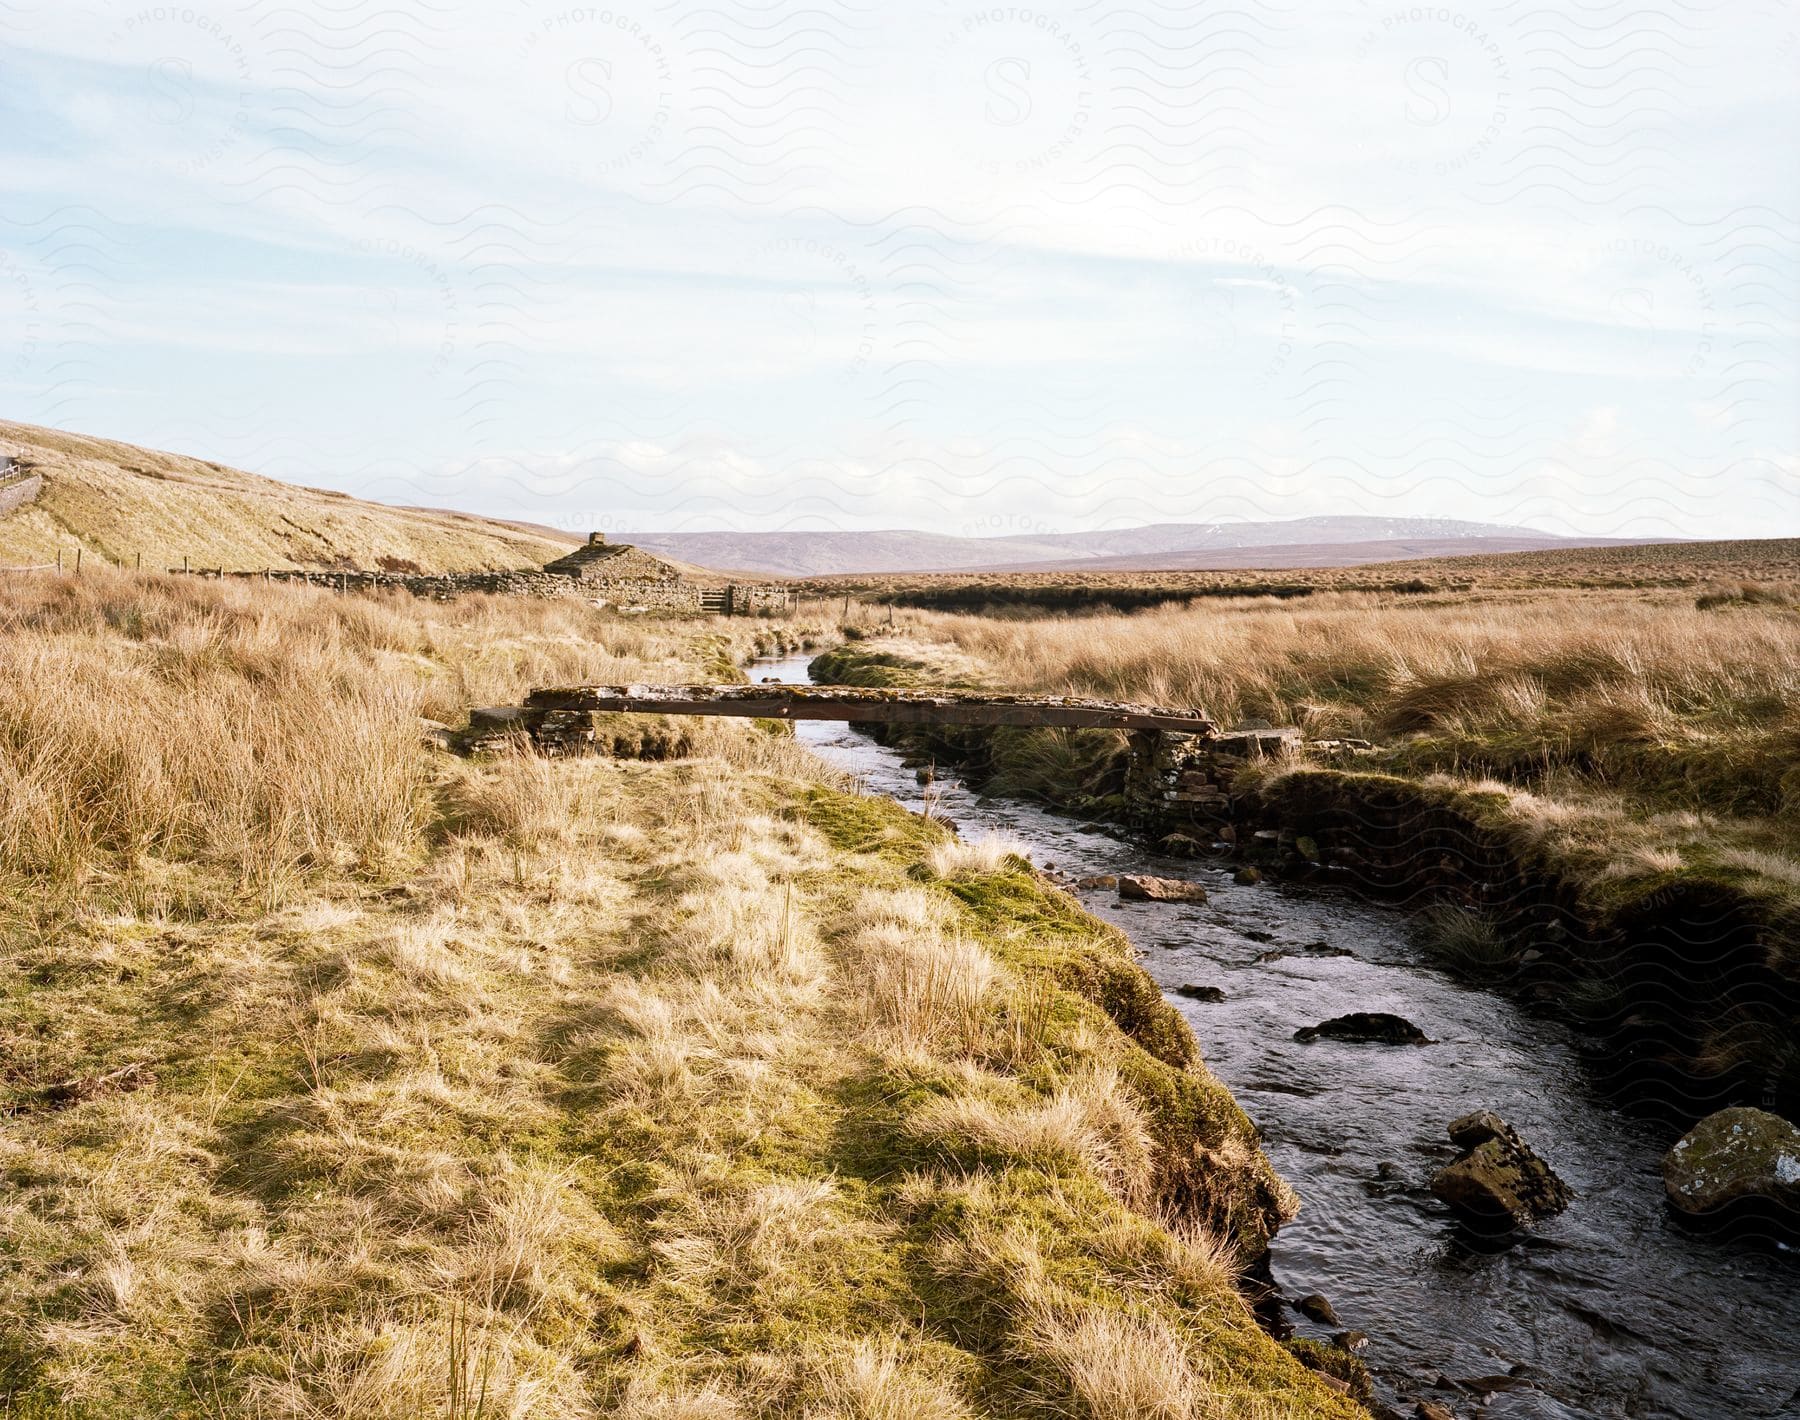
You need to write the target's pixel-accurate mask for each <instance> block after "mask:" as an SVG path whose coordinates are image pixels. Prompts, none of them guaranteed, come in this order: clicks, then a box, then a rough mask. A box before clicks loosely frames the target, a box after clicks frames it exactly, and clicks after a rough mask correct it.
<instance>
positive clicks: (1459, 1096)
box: [751, 658, 1800, 1420]
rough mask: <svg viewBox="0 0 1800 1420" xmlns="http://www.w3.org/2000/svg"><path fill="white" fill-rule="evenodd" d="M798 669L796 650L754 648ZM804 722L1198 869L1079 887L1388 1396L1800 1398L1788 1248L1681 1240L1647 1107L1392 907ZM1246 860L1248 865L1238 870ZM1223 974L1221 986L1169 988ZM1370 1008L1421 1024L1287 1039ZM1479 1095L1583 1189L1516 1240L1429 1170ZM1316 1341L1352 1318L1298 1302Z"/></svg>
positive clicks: (1528, 1405)
mask: <svg viewBox="0 0 1800 1420" xmlns="http://www.w3.org/2000/svg"><path fill="white" fill-rule="evenodd" d="M751 675H752V677H753V678H759V677H762V676H772V677H774V678H777V679H781V680H787V681H795V682H804V681H806V680H807V679H809V676H808V674H807V662H806V660H805V659H804V658H792V659H788V660H785V661H780V662H773V663H765V664H761V665H757V666H755V667H752V669H751ZM795 729H796V733H797V734H798V735H799V737H800V738H801V739H802V741H803V742H804V743H806V744H807V745H808V746H809V747H811V748H812V749H814V751H815V752H817V753H819V754H820V755H821V756H822V757H824V758H826V759H827V760H829V761H831V762H832V763H834V764H836V765H838V766H839V767H840V768H843V769H845V770H846V771H847V772H849V773H851V774H852V775H854V776H855V777H857V778H858V779H859V780H860V781H861V782H862V785H863V787H864V788H865V789H866V790H869V791H871V792H877V793H886V794H890V795H892V796H893V797H895V798H897V799H899V800H900V801H901V802H903V803H906V804H908V805H909V806H912V807H923V806H925V804H926V803H927V801H928V800H929V802H930V805H931V808H932V810H933V812H936V813H939V814H941V815H942V816H945V817H948V818H950V819H952V820H954V821H956V822H957V823H958V824H959V825H960V826H961V828H962V830H963V832H964V833H965V835H968V836H979V835H980V834H981V833H983V832H987V831H994V832H1002V833H1007V834H1010V835H1012V836H1014V837H1016V838H1018V839H1020V840H1021V841H1023V842H1024V843H1025V844H1026V845H1027V846H1028V847H1029V850H1030V852H1031V854H1032V857H1033V859H1034V861H1036V862H1038V863H1039V864H1040V866H1045V867H1054V868H1055V869H1058V870H1060V871H1061V872H1062V873H1064V874H1065V875H1066V876H1067V877H1069V878H1070V879H1079V878H1081V877H1084V876H1089V875H1096V874H1116V873H1121V872H1143V873H1151V874H1160V875H1168V876H1198V877H1199V878H1200V880H1201V881H1203V882H1204V883H1205V885H1206V886H1207V888H1208V890H1209V894H1210V900H1209V901H1208V902H1207V903H1205V904H1188V905H1176V904H1131V903H1122V902H1119V901H1118V900H1117V898H1116V895H1115V894H1113V893H1110V892H1105V891H1101V890H1093V891H1086V892H1082V893H1081V894H1080V896H1081V898H1082V901H1083V905H1084V906H1085V907H1086V908H1087V909H1088V910H1089V911H1090V912H1093V913H1094V914H1095V915H1097V916H1100V917H1101V918H1103V919H1104V920H1107V921H1109V922H1112V923H1114V924H1116V925H1118V926H1119V927H1121V928H1122V929H1123V930H1125V931H1126V932H1127V933H1128V934H1129V935H1130V936H1131V937H1132V939H1133V941H1134V942H1135V943H1136V945H1137V946H1138V948H1139V949H1140V952H1141V954H1142V959H1143V963H1144V966H1145V968H1146V969H1147V970H1148V971H1149V972H1150V973H1151V975H1152V976H1153V977H1154V979H1155V980H1156V981H1157V982H1158V984H1159V985H1161V986H1162V987H1163V989H1164V991H1165V993H1166V994H1167V996H1168V999H1169V1000H1170V1001H1171V1003H1172V1004H1174V1005H1175V1006H1176V1007H1177V1008H1178V1009H1179V1010H1180V1011H1181V1012H1182V1014H1183V1015H1184V1016H1185V1017H1186V1018H1187V1019H1188V1021H1189V1022H1190V1024H1191V1025H1192V1026H1193V1028H1194V1030H1195V1032H1196V1034H1197V1035H1198V1037H1199V1039H1200V1041H1201V1045H1202V1050H1203V1053H1204V1054H1205V1057H1206V1059H1207V1062H1208V1064H1209V1066H1210V1067H1211V1068H1212V1070H1213V1071H1214V1072H1215V1073H1216V1074H1217V1075H1218V1076H1219V1077H1220V1078H1221V1079H1222V1080H1223V1081H1224V1082H1225V1083H1226V1085H1227V1086H1229V1088H1230V1089H1231V1091H1232V1093H1233V1095H1234V1096H1235V1097H1236V1098H1237V1100H1238V1101H1239V1103H1240V1104H1241V1105H1242V1106H1243V1107H1244V1109H1245V1110H1247V1111H1248V1112H1249V1113H1250V1114H1251V1116H1252V1117H1253V1118H1254V1119H1255V1120H1256V1121H1257V1123H1258V1124H1259V1126H1260V1128H1261V1131H1262V1134H1263V1138H1264V1147H1265V1149H1266V1151H1267V1152H1268V1153H1269V1155H1270V1157H1271V1159H1272V1160H1273V1161H1274V1163H1275V1165H1276V1167H1277V1169H1278V1170H1279V1171H1280V1172H1281V1174H1282V1175H1283V1176H1284V1177H1285V1178H1286V1179H1287V1180H1288V1181H1289V1182H1290V1183H1292V1184H1293V1185H1294V1187H1295V1188H1296V1189H1297V1190H1298V1191H1299V1193H1300V1195H1301V1198H1302V1203H1303V1208H1302V1212H1301V1214H1300V1216H1299V1218H1298V1219H1296V1220H1295V1221H1294V1222H1292V1223H1290V1224H1288V1225H1287V1226H1286V1227H1285V1228H1283V1229H1282V1230H1281V1232H1280V1233H1278V1234H1277V1236H1276V1238H1275V1239H1274V1241H1273V1243H1272V1245H1271V1249H1270V1254H1269V1266H1270V1271H1271V1274H1272V1276H1273V1278H1274V1280H1275V1281H1276V1283H1277V1284H1278V1285H1279V1286H1280V1288H1281V1289H1282V1291H1283V1292H1284V1293H1285V1294H1286V1295H1287V1296H1288V1297H1292V1298H1298V1297H1302V1296H1306V1295H1308V1294H1312V1293H1318V1294H1322V1295H1324V1296H1325V1297H1327V1298H1329V1299H1330V1301H1331V1302H1332V1304H1333V1307H1334V1309H1335V1311H1336V1314H1337V1315H1338V1316H1339V1318H1340V1319H1341V1321H1342V1324H1343V1327H1347V1328H1351V1329H1354V1330H1357V1331H1361V1332H1364V1333H1366V1334H1367V1335H1368V1337H1369V1338H1370V1343H1369V1346H1368V1348H1367V1350H1365V1351H1364V1352H1363V1353H1362V1356H1363V1359H1364V1360H1365V1362H1366V1363H1367V1364H1368V1366H1369V1368H1370V1371H1371V1372H1372V1374H1373V1375H1374V1377H1375V1379H1376V1382H1377V1387H1378V1393H1379V1395H1380V1397H1381V1399H1382V1400H1383V1401H1384V1402H1385V1403H1387V1404H1389V1405H1395V1406H1402V1407H1410V1405H1411V1404H1412V1403H1413V1402H1414V1401H1415V1400H1418V1399H1429V1400H1434V1401H1436V1402H1438V1403H1440V1404H1446V1405H1448V1406H1449V1407H1450V1409H1451V1410H1452V1411H1453V1412H1455V1413H1458V1414H1464V1415H1467V1414H1476V1413H1479V1414H1483V1415H1489V1416H1494V1417H1500V1420H1510V1418H1511V1417H1534V1420H1535V1417H1558V1420H1561V1417H1571V1418H1572V1417H1577V1416H1581V1417H1589V1416H1602V1417H1618V1420H1626V1417H1629V1418H1630V1420H1663V1417H1683V1420H1687V1418H1688V1417H1709V1416H1727V1415H1729V1416H1747V1417H1749V1416H1756V1417H1763V1416H1766V1417H1775V1416H1783V1415H1800V1358H1797V1357H1796V1356H1795V1355H1794V1353H1793V1350H1792V1347H1791V1345H1790V1344H1789V1342H1788V1340H1787V1338H1789V1337H1791V1336H1792V1335H1793V1334H1795V1333H1796V1332H1800V1287H1796V1286H1795V1276H1794V1259H1793V1257H1792V1255H1790V1254H1785V1253H1781V1252H1774V1251H1770V1250H1768V1249H1765V1248H1761V1247H1757V1246H1753V1245H1748V1244H1742V1243H1733V1242H1723V1243H1721V1242H1717V1241H1711V1240H1706V1239H1701V1238H1696V1237H1694V1236H1692V1235H1691V1234H1689V1233H1687V1232H1685V1231H1683V1230H1682V1229H1681V1228H1680V1227H1679V1226H1677V1225H1676V1224H1675V1223H1674V1222H1673V1220H1671V1218H1670V1217H1669V1216H1668V1214H1667V1210H1666V1208H1665V1207H1664V1204H1663V1195H1662V1189H1661V1183H1660V1178H1659V1175H1658V1168H1659V1165H1660V1162H1661V1157H1662V1153H1663V1151H1664V1150H1665V1149H1666V1147H1667V1144H1668V1142H1669V1141H1668V1138H1667V1137H1666V1130H1665V1129H1664V1128H1663V1127H1662V1126H1661V1125H1659V1124H1657V1123H1655V1122H1653V1121H1647V1120H1641V1119H1633V1118H1630V1117H1623V1116H1621V1115H1620V1114H1619V1113H1618V1112H1617V1111H1616V1110H1614V1109H1613V1108H1612V1107H1611V1105H1610V1104H1609V1103H1608V1101H1607V1099H1606V1097H1605V1095H1604V1094H1603V1092H1602V1091H1601V1089H1600V1088H1599V1086H1598V1084H1597V1083H1596V1081H1595V1079H1594V1078H1593V1076H1592V1074H1591V1073H1590V1071H1589V1069H1588V1066H1587V1062H1586V1061H1585V1059H1584V1055H1583V1049H1582V1044H1583V1043H1582V1040H1581V1038H1580V1037H1579V1036H1578V1035H1577V1034H1576V1033H1575V1032H1574V1031H1573V1030H1571V1029H1570V1028H1569V1027H1568V1026H1567V1025H1566V1024H1564V1023H1561V1022H1559V1021H1557V1020H1554V1019H1548V1018H1546V1017H1545V1016H1543V1015H1542V1014H1539V1013H1527V1012H1526V1011H1524V1010H1522V1009H1521V1008H1520V1007H1519V1005H1518V1004H1517V1003H1515V1002H1514V1001H1511V1000H1509V999H1507V998H1506V997H1503V996H1500V995H1496V994H1495V993H1493V992H1491V991H1486V990H1478V989H1474V988H1472V987H1471V986H1469V985H1468V984H1466V983H1464V982H1460V981H1457V980H1454V979H1452V978H1451V977H1450V976H1449V975H1447V974H1446V973H1445V972H1443V971H1442V970H1440V969H1438V968H1437V967H1436V965H1435V964H1434V963H1433V962H1432V960H1431V959H1430V958H1429V957H1428V956H1427V955H1426V953H1424V952H1423V951H1422V950H1421V949H1420V948H1419V947H1418V946H1417V945H1416V944H1415V943H1414V942H1413V940H1412V939H1411V936H1410V934H1409V932H1408V929H1407V918H1406V916H1405V915H1404V914H1403V913H1402V912H1401V911H1400V910H1398V909H1397V908H1396V907H1394V906H1392V905H1389V904H1383V903H1379V902H1371V901H1368V900H1365V899H1363V898H1361V897H1359V896H1357V895H1354V894H1352V893H1350V892H1348V891H1346V890H1342V889H1340V888H1338V887H1336V886H1334V885H1332V884H1330V883H1329V882H1327V883H1322V884H1311V885H1305V886H1301V885H1287V884H1282V883H1276V882H1271V883H1265V884H1262V885H1260V886H1251V885H1240V884H1238V883H1236V882H1234V881H1233V876H1232V872H1231V869H1230V867H1228V866H1227V865H1224V864H1212V863H1205V862H1201V863H1199V864H1196V863H1195V862H1193V861H1191V860H1188V861H1183V860H1178V859H1173V858H1170V857H1168V856H1165V855H1161V854H1157V853H1153V852H1148V851H1146V850H1143V849H1141V848H1138V847H1134V846H1131V845H1128V844H1124V843H1121V842H1120V841H1118V839H1117V838H1116V837H1114V836H1112V835H1111V834H1110V833H1108V832H1106V831H1101V830H1097V829H1096V828H1093V827H1084V826H1081V825H1078V824H1076V823H1072V822H1071V821H1070V820H1068V819H1066V818H1063V817H1060V816H1058V815H1055V814H1052V813H1049V812H1047V811H1045V810H1043V809H1041V808H1038V807H1035V806H1033V805H1030V804H1025V803H1020V802H1016V801H1011V800H1002V799H990V798H985V797H982V796H981V795H979V794H977V793H975V792H973V791H972V790H970V789H969V788H967V787H965V786H964V785H962V784H959V783H955V782H953V781H950V782H947V781H942V780H940V781H939V782H938V783H936V784H934V785H932V786H930V788H929V789H927V788H926V787H924V786H921V785H920V784H919V783H918V782H917V778H916V775H915V773H914V770H913V768H911V767H909V766H908V765H907V764H905V763H904V762H903V760H902V757H901V755H900V754H898V753H897V752H895V751H894V750H892V749H887V748H884V747H882V746H880V745H878V744H876V743H874V742H873V741H872V740H871V739H869V738H868V737H867V736H865V735H862V734H858V733H854V732H852V731H850V730H848V729H847V728H845V727H843V726H838V725H832V724H825V723H806V724H800V725H797V726H796V727H795ZM1233 866H1235V865H1233ZM1189 986H1192V987H1199V988H1213V990H1212V991H1205V992H1203V994H1204V995H1208V996H1210V995H1213V994H1215V993H1216V995H1217V996H1218V998H1219V999H1215V1000H1204V999H1200V998H1199V997H1190V996H1187V995H1183V994H1182V993H1181V988H1183V987H1189ZM1359 1010H1388V1011H1393V1012H1396V1013H1399V1014H1403V1015H1405V1016H1407V1017H1408V1019H1410V1020H1413V1021H1415V1022H1417V1023H1418V1024H1419V1025H1420V1026H1421V1027H1422V1028H1423V1029H1424V1031H1425V1033H1426V1034H1427V1035H1428V1036H1430V1037H1431V1038H1432V1039H1433V1041H1434V1042H1435V1043H1434V1044H1432V1045H1430V1046H1427V1047H1386V1046H1374V1045H1357V1044H1349V1043H1343V1042H1332V1041H1314V1042H1311V1043H1301V1042H1297V1041H1295V1040H1294V1039H1293V1036H1294V1032H1295V1031H1296V1030H1298V1029H1300V1028H1302V1027H1306V1026H1310V1025H1314V1024H1317V1023H1318V1022H1320V1021H1323V1020H1326V1019H1329V1018H1330V1017H1333V1016H1337V1015H1342V1014H1345V1013H1347V1012H1350V1011H1359ZM1479 1108H1490V1109H1493V1110H1495V1111H1497V1112H1498V1113H1500V1114H1501V1115H1503V1116H1504V1117H1505V1118H1506V1119H1508V1120H1509V1121H1511V1122H1512V1123H1513V1124H1514V1125H1516V1126H1517V1127H1518V1129H1519V1130H1520V1132H1521V1133H1522V1134H1523V1135H1524V1136H1525V1137H1526V1138H1527V1139H1529V1140H1530V1141H1532V1142H1533V1144H1534V1145H1536V1147H1537V1148H1538V1149H1539V1150H1540V1152H1542V1153H1544V1154H1545V1155H1546V1157H1548V1158H1549V1159H1550V1161H1551V1162H1552V1164H1553V1165H1554V1166H1555V1167H1556V1169H1557V1170H1558V1172H1559V1173H1560V1174H1561V1175H1562V1176H1563V1177H1564V1178H1565V1179H1566V1180H1567V1181H1568V1183H1569V1184H1570V1185H1571V1186H1572V1187H1573V1188H1574V1190H1575V1192H1576V1195H1577V1197H1576V1200H1575V1202H1574V1204H1573V1206H1572V1207H1571V1208H1570V1209H1569V1210H1568V1212H1567V1213H1565V1214H1563V1215H1562V1216H1560V1217H1557V1218H1553V1219H1550V1220H1548V1221H1547V1222H1545V1223H1543V1224H1541V1225H1540V1226H1539V1227H1538V1228H1537V1229H1536V1230H1534V1231H1533V1232H1531V1233H1528V1234H1523V1235H1520V1236H1518V1237H1516V1238H1514V1239H1511V1240H1510V1241H1509V1242H1507V1243H1504V1244H1495V1243H1493V1242H1489V1241H1484V1240H1482V1239H1480V1238H1477V1237H1475V1236H1474V1235H1472V1234H1469V1233H1468V1232H1466V1231H1465V1230H1464V1229H1463V1228H1461V1226H1460V1225H1459V1224H1457V1223H1456V1222H1455V1220H1454V1219H1453V1218H1452V1217H1451V1216H1450V1214H1449V1213H1448V1211H1447V1210H1446V1209H1445V1208H1444V1206H1443V1205H1442V1204H1440V1203H1439V1202H1438V1201H1437V1200H1436V1199H1434V1198H1433V1197H1432V1196H1431V1194H1430V1192H1429V1190H1428V1188H1427V1187H1426V1181H1427V1180H1428V1179H1429V1177H1430V1175H1431V1174H1432V1173H1433V1172H1435V1170H1436V1169H1437V1168H1438V1167H1439V1166H1441V1164H1442V1163H1444V1162H1447V1161H1448V1160H1449V1158H1450V1157H1452V1155H1453V1154H1454V1152H1455V1151H1454V1150H1453V1148H1452V1147H1451V1145H1450V1142H1449V1140H1448V1138H1447V1137H1446V1135H1445V1133H1444V1127H1445V1125H1446V1124H1447V1123H1448V1122H1449V1121H1450V1120H1452V1119H1454V1118H1456V1117H1458V1116H1460V1115H1462V1114H1466V1113H1468V1112H1470V1111H1471V1110H1474V1109H1479ZM1291 1319H1292V1322H1293V1325H1294V1326H1295V1327H1296V1329H1297V1331H1298V1332H1299V1334H1300V1335H1301V1336H1303V1337H1309V1338H1312V1339H1315V1340H1319V1341H1322V1342H1329V1341H1330V1339H1331V1337H1332V1336H1333V1335H1334V1334H1335V1332H1336V1331H1338V1330H1340V1329H1342V1328H1340V1327H1334V1326H1330V1325H1326V1324H1321V1323H1318V1322H1315V1321H1312V1320H1310V1319H1309V1318H1306V1317H1302V1316H1299V1315H1294V1316H1292V1318H1291Z"/></svg>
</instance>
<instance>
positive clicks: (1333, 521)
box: [628, 515, 1615, 577]
mask: <svg viewBox="0 0 1800 1420" xmlns="http://www.w3.org/2000/svg"><path fill="white" fill-rule="evenodd" d="M628 540H629V541H631V542H632V543H634V544H636V545H637V546H639V547H642V548H645V549H647V550H649V551H651V552H655V553H658V554H660V555H665V556H673V557H680V558H685V559H687V560H689V561H694V562H701V563H704V564H706V565H707V566H710V567H732V568H740V569H742V570H744V571H750V572H757V573H764V574H768V573H773V574H775V575H777V576H786V577H825V576H834V575H839V574H844V573H882V572H997V571H1014V570H1016V571H1032V572H1042V571H1065V570H1068V571H1073V570H1078V569H1081V568H1087V569H1090V570H1093V571H1125V570H1147V569H1181V568H1237V567H1272V568H1278V567H1319V566H1337V565H1349V564H1351V563H1369V562H1390V561H1402V560H1406V559H1412V558H1419V557H1447V556H1456V555H1459V554H1463V553H1492V552H1526V551H1534V550H1538V549H1545V548H1559V547H1580V546H1591V545H1602V544H1608V543H1610V542H1613V541H1615V540H1613V539H1606V538H1588V539H1581V538H1560V537H1556V536H1554V535H1552V534H1550V533H1546V532H1543V531H1541V530H1539V529H1537V528H1525V527H1510V526H1505V525H1501V524H1493V523H1471V522H1459V521H1456V520H1454V519H1449V518H1370V517H1360V516H1354V515H1345V516H1324V517H1311V518H1294V519H1289V520H1285V521H1270V522H1243V523H1156V524H1152V525H1149V526H1146V527H1137V528H1115V529H1108V530H1103V531H1099V532H1075V533H1028V534H1013V535H1009V536H1004V537H981V538H971V537H953V536H949V535H947V534H943V533H930V532H919V531H913V530H907V529H896V530H888V531H875V532H763V533H731V532H705V533H633V534H630V535H629V539H628Z"/></svg>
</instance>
